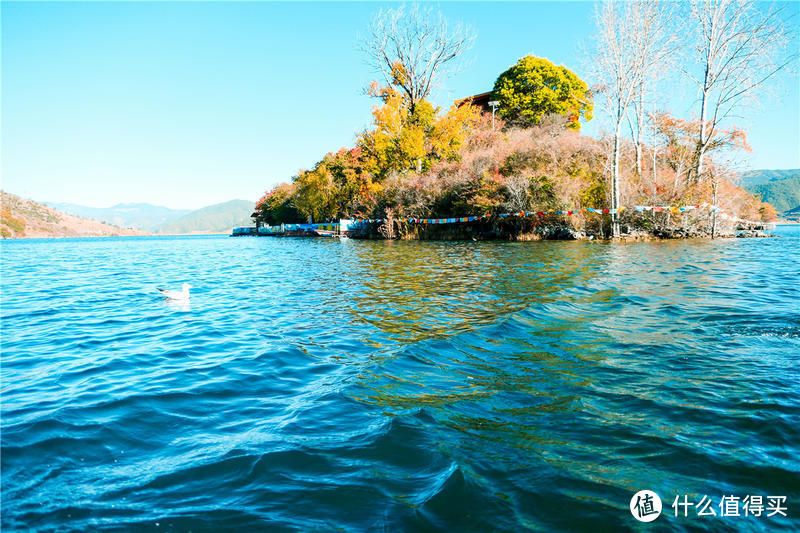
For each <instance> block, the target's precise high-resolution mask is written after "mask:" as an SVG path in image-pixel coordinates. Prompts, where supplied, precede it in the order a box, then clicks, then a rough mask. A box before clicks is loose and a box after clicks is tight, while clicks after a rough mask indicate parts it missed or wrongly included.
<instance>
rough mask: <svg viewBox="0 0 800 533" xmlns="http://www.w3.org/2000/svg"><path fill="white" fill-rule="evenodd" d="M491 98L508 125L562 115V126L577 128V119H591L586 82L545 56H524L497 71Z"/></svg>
mask: <svg viewBox="0 0 800 533" xmlns="http://www.w3.org/2000/svg"><path fill="white" fill-rule="evenodd" d="M492 98H494V99H495V100H497V101H499V102H500V107H499V109H498V113H499V115H500V117H501V118H503V119H505V120H506V121H507V122H508V123H509V124H510V125H514V126H522V127H529V126H535V125H536V124H539V123H540V122H541V120H542V119H543V118H544V117H545V116H547V115H551V114H556V115H563V116H564V117H565V118H566V126H567V127H568V128H570V129H574V130H579V129H580V127H581V123H580V119H581V118H583V119H584V120H586V121H589V120H591V119H592V111H593V109H594V104H593V102H592V94H591V92H590V91H589V89H588V87H587V86H586V82H584V81H583V80H581V79H580V78H578V76H576V75H575V73H574V72H572V71H571V70H569V69H568V68H566V67H564V66H561V65H555V64H553V63H552V62H550V61H548V60H547V59H544V58H541V57H534V56H530V55H529V56H526V57H523V58H522V59H520V60H519V61H517V63H516V64H515V65H514V66H512V67H511V68H509V69H508V70H506V71H505V72H503V73H502V74H500V76H499V77H498V78H497V81H495V83H494V89H493V91H492Z"/></svg>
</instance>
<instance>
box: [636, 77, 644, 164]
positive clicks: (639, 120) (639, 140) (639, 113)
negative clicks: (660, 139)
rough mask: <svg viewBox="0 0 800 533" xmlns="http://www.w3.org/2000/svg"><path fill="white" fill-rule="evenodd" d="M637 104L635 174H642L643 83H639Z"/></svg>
mask: <svg viewBox="0 0 800 533" xmlns="http://www.w3.org/2000/svg"><path fill="white" fill-rule="evenodd" d="M638 97H639V105H638V109H637V110H636V111H637V117H636V121H637V122H636V174H637V175H638V176H641V175H642V126H643V125H644V83H643V82H640V83H639V95H638Z"/></svg>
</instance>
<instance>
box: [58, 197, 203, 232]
mask: <svg viewBox="0 0 800 533" xmlns="http://www.w3.org/2000/svg"><path fill="white" fill-rule="evenodd" d="M44 203H45V204H46V205H49V206H50V207H53V208H55V209H58V210H59V211H63V212H65V213H69V214H72V215H76V216H79V217H84V218H91V219H94V220H98V221H100V222H106V223H108V224H114V225H116V226H122V227H133V228H137V229H140V230H145V231H154V230H155V229H156V228H157V227H159V226H161V225H162V224H166V223H167V222H170V221H172V220H175V219H178V218H180V217H182V216H183V215H186V214H187V213H190V212H191V210H190V209H170V208H168V207H162V206H159V205H151V204H143V203H140V204H117V205H115V206H112V207H86V206H84V205H77V204H68V203H55V202H44Z"/></svg>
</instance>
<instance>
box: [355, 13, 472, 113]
mask: <svg viewBox="0 0 800 533" xmlns="http://www.w3.org/2000/svg"><path fill="white" fill-rule="evenodd" d="M474 40H475V35H474V33H473V32H472V30H471V29H470V28H469V27H466V26H462V25H460V24H459V25H457V26H455V27H454V28H452V29H450V28H449V26H448V23H447V20H445V18H444V17H443V16H442V14H441V13H440V12H438V11H434V10H433V9H432V8H431V7H425V8H420V6H419V5H418V4H414V5H412V6H411V7H407V6H405V5H403V6H400V7H398V8H395V9H384V10H381V11H379V12H378V13H377V14H376V15H375V17H374V18H373V20H372V23H371V24H370V27H369V32H368V35H367V37H366V38H364V39H362V40H361V42H360V44H359V48H360V49H361V51H362V52H364V54H365V55H366V57H367V61H368V63H369V64H370V65H371V66H372V67H373V69H374V70H375V72H377V73H379V74H380V75H381V77H382V78H383V81H384V82H386V83H387V84H395V85H398V86H399V87H400V88H401V89H402V92H403V93H404V95H405V97H406V99H407V100H408V103H409V109H410V110H411V111H412V112H413V110H414V109H415V108H416V105H417V104H418V103H419V102H420V101H421V100H423V99H425V98H426V97H427V96H428V95H429V94H430V92H431V91H432V90H433V88H434V87H436V85H437V84H438V83H439V82H440V81H441V79H442V78H444V77H447V76H448V75H450V74H453V73H454V72H455V71H457V70H458V67H459V65H458V62H457V61H456V60H457V59H458V58H459V57H460V56H461V55H462V54H463V53H464V52H466V51H467V50H468V49H469V48H471V46H472V43H473V41H474Z"/></svg>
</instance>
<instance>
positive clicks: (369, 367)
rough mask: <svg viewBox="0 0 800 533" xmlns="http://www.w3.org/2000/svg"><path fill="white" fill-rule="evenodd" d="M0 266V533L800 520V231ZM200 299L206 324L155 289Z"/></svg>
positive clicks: (99, 249) (345, 247)
mask: <svg viewBox="0 0 800 533" xmlns="http://www.w3.org/2000/svg"><path fill="white" fill-rule="evenodd" d="M783 233H784V235H783V237H781V238H778V239H752V240H747V239H744V240H742V239H739V240H721V241H714V242H708V241H676V242H672V241H668V242H655V243H635V244H630V245H608V244H604V243H576V242H534V243H431V242H359V241H342V242H339V241H334V240H305V239H247V238H242V239H228V238H221V237H189V238H120V239H64V240H30V241H15V242H3V243H2V248H1V249H0V252H1V253H2V261H3V276H2V352H3V353H2V384H1V389H0V394H2V458H1V459H0V463H1V464H0V466H2V489H3V512H2V522H1V523H2V527H3V528H4V530H9V531H14V530H27V529H35V530H51V529H53V530H55V529H58V530H62V529H63V530H113V531H117V530H134V531H136V530H148V531H150V530H153V529H156V528H158V529H164V530H167V531H219V530H228V529H238V530H244V531H247V530H264V529H269V530H271V531H297V530H302V531H308V530H332V529H342V530H348V531H360V530H375V529H377V530H392V531H393V530H459V531H460V530H463V531H472V530H476V531H489V530H508V531H518V530H532V531H552V530H596V529H598V528H599V529H603V530H606V529H607V530H619V529H631V528H633V527H634V523H633V522H632V517H631V516H630V513H629V511H628V502H629V500H630V497H631V495H632V494H633V493H634V492H636V491H637V490H640V489H642V488H649V489H652V490H655V491H656V492H658V493H659V494H661V496H662V499H664V501H665V514H666V515H667V516H664V517H662V518H660V519H659V521H660V522H661V526H662V527H663V528H665V529H670V530H676V531H683V530H718V529H730V530H733V529H740V528H745V529H750V530H761V531H771V530H775V529H780V528H784V529H791V527H792V524H791V523H790V522H789V521H788V519H782V518H780V517H770V518H766V517H762V518H761V519H752V518H751V519H744V518H741V519H740V520H741V521H740V522H736V521H735V520H737V519H736V518H731V519H730V520H729V521H726V520H725V519H721V518H717V519H716V521H703V520H701V519H698V518H697V517H694V518H693V517H691V516H690V517H688V518H685V519H684V518H675V517H674V516H671V513H670V511H671V509H670V508H669V504H670V503H671V501H672V498H673V497H674V496H675V495H676V494H679V493H680V494H684V493H686V494H689V495H703V494H707V495H709V496H711V497H714V498H717V499H718V498H720V497H721V496H722V495H724V494H734V495H739V496H745V495H747V494H763V495H765V496H766V495H767V494H770V495H772V494H780V495H785V496H787V498H788V504H789V510H790V516H791V513H792V512H794V514H796V512H797V509H796V508H797V505H798V504H800V503H799V502H800V478H799V477H798V472H800V461H799V460H798V457H800V450H798V442H800V440H799V439H798V432H797V428H798V427H800V387H799V386H798V384H799V383H800V362H799V360H798V357H797V354H798V353H800V305H799V304H798V301H800V298H799V297H800V294H798V292H799V290H800V289H798V285H797V279H798V274H800V253H798V251H800V232H798V231H797V230H793V229H786V230H783ZM183 281H189V282H191V283H192V285H194V286H195V287H196V288H195V289H194V290H193V297H192V300H191V303H190V304H177V305H176V304H171V303H169V302H164V301H163V300H161V299H160V297H159V296H158V295H157V293H156V292H155V287H156V286H161V285H165V284H166V285H173V286H177V285H179V284H180V283H181V282H183Z"/></svg>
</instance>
